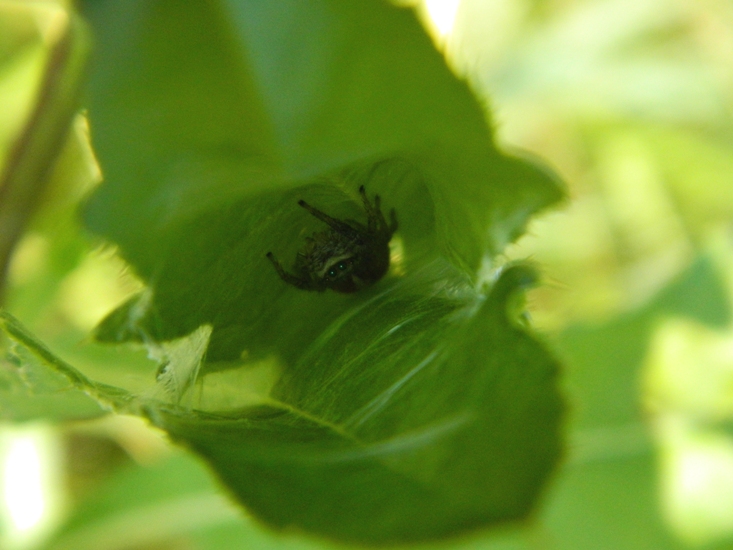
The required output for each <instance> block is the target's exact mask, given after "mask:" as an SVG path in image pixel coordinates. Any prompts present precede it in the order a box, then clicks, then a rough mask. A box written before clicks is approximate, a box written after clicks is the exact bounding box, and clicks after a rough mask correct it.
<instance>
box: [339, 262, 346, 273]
mask: <svg viewBox="0 0 733 550" xmlns="http://www.w3.org/2000/svg"><path fill="white" fill-rule="evenodd" d="M338 268H339V269H340V270H341V271H343V270H344V269H346V262H339V265H338Z"/></svg>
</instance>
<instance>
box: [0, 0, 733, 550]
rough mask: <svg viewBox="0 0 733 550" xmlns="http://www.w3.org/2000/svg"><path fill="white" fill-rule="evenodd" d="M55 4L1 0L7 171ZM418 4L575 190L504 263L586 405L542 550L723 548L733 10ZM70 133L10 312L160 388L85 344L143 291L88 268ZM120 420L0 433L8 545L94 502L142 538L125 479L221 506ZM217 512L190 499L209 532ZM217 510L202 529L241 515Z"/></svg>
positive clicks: (729, 455) (1, 503) (98, 261)
mask: <svg viewBox="0 0 733 550" xmlns="http://www.w3.org/2000/svg"><path fill="white" fill-rule="evenodd" d="M28 6H31V8H29V7H28ZM54 6H58V3H54V2H19V1H10V2H8V1H2V0H0V48H1V49H2V51H1V52H0V105H12V106H13V108H12V109H8V108H2V109H0V153H2V154H0V162H1V161H2V159H3V155H4V152H5V151H6V150H7V146H8V143H9V142H10V140H11V139H12V136H13V135H14V134H13V128H18V127H19V125H20V124H22V121H23V120H24V116H26V115H24V114H23V113H26V114H27V110H28V108H29V105H30V101H31V100H32V98H33V97H34V90H35V86H36V83H37V80H38V76H39V74H40V68H41V67H42V63H43V52H44V51H45V50H44V38H43V37H44V32H46V31H45V29H46V28H47V25H46V23H47V21H49V13H47V12H48V11H49V10H50V12H53V13H56V12H54V10H58V7H54ZM416 9H417V10H418V12H419V14H420V15H421V18H422V19H423V20H424V22H425V25H426V28H428V29H429V31H430V32H431V34H432V36H433V37H434V40H435V43H436V47H438V48H439V49H440V50H441V51H442V52H444V54H445V56H446V58H447V60H448V62H449V64H450V65H451V67H452V68H453V69H454V71H455V72H456V73H457V74H459V75H461V76H462V77H463V78H465V79H466V80H467V81H468V82H469V83H470V85H471V87H472V88H473V90H474V91H475V92H476V94H477V95H478V96H479V97H480V98H481V101H482V103H484V104H485V105H486V109H487V113H489V116H490V118H491V119H492V120H493V122H494V124H495V126H496V130H497V140H498V142H499V143H500V144H501V145H502V146H503V147H505V148H506V149H507V150H512V149H521V150H524V151H528V152H530V153H532V155H533V156H535V157H538V158H540V159H543V160H544V161H545V162H546V163H547V164H549V165H550V166H551V167H552V168H553V169H554V170H555V171H556V172H557V173H558V174H559V175H560V177H561V178H562V179H563V180H564V182H565V183H566V185H567V190H568V195H569V199H568V200H567V202H566V203H565V204H564V205H563V206H562V207H560V208H557V209H555V210H554V211H552V212H548V213H545V214H544V215H543V216H541V217H539V218H538V219H537V220H536V221H535V222H533V223H532V225H531V226H530V228H529V231H528V234H527V235H526V236H525V237H523V238H522V239H521V240H520V242H518V243H517V244H516V245H513V246H512V247H511V249H510V250H509V251H507V258H528V257H529V258H532V259H533V260H534V261H535V262H537V263H538V264H539V265H541V266H542V268H543V271H544V278H545V280H544V284H543V286H542V287H541V288H538V289H536V290H534V291H532V293H531V294H530V297H529V304H530V308H531V313H532V316H533V318H534V320H535V323H536V325H537V326H538V328H539V329H540V331H541V332H542V333H543V334H545V335H546V338H547V340H548V341H549V342H550V343H551V345H552V346H553V347H555V348H556V350H557V353H558V355H559V356H560V357H561V358H562V359H563V360H564V362H565V364H566V378H567V387H566V393H567V396H568V400H569V402H570V410H571V413H570V421H569V431H570V434H569V440H570V448H569V451H568V460H567V465H566V466H565V467H564V469H563V471H562V472H561V474H560V475H559V476H558V479H557V480H556V483H555V484H554V485H553V487H552V488H551V489H550V491H549V492H548V494H547V496H546V499H545V502H544V505H543V506H544V507H543V509H542V510H541V511H540V514H539V517H538V519H537V523H538V524H539V526H538V527H537V528H536V532H535V534H534V536H532V537H529V539H525V543H526V547H527V548H537V549H545V548H548V549H550V548H552V549H555V548H558V549H559V548H562V549H568V550H570V549H575V548H583V549H585V548H587V549H595V548H614V549H620V550H623V549H625V548H629V549H634V548H650V549H651V548H654V549H656V548H659V549H664V548H685V547H688V545H691V546H693V547H706V548H727V547H730V546H727V545H730V544H733V325H732V324H731V321H730V320H729V319H728V318H727V314H728V313H729V312H730V309H731V308H730V303H731V302H730V297H731V296H733V259H732V258H733V254H732V252H733V225H732V224H731V220H732V219H733V216H732V214H733V181H732V180H733V147H732V145H733V124H732V123H731V122H732V121H731V106H732V105H733V70H732V69H731V68H732V67H733V4H731V3H730V2H727V1H725V0H425V1H424V2H423V3H421V4H419V5H417V6H416ZM44 10H45V11H44ZM39 14H40V15H39ZM75 130H76V133H75V137H76V139H75V140H72V141H71V142H70V144H69V145H68V147H69V148H70V149H72V150H73V151H75V154H73V155H70V156H69V158H72V159H75V160H74V162H77V163H81V164H83V165H84V166H86V167H87V168H86V171H85V173H86V177H85V178H83V181H81V180H79V179H78V178H77V179H76V180H74V181H64V180H63V177H62V175H63V174H64V173H66V172H65V170H66V171H69V170H70V169H69V168H68V167H66V168H64V167H63V166H62V167H59V168H58V169H57V170H58V172H59V175H58V177H57V178H56V180H58V181H55V183H54V185H52V187H51V191H50V193H49V200H48V204H47V205H46V206H44V209H43V211H42V212H41V213H40V214H39V216H38V220H37V221H36V222H35V223H34V226H33V227H32V228H31V230H30V231H29V232H28V234H27V235H26V237H25V238H24V240H23V241H22V242H21V243H20V246H19V247H18V250H17V253H16V256H15V260H14V265H13V266H12V267H13V269H12V271H11V289H10V294H9V308H10V309H11V310H12V311H14V312H16V314H17V315H18V316H19V317H20V318H21V319H23V321H24V322H25V323H27V324H28V325H29V326H30V327H31V329H33V330H34V332H36V333H37V334H39V335H40V336H42V337H43V338H44V340H45V341H46V342H48V343H49V344H50V345H51V346H52V347H53V349H54V350H56V351H58V352H59V353H61V354H62V356H65V357H67V358H70V360H73V361H74V362H75V364H79V365H82V366H85V367H88V372H90V373H91V374H90V376H92V377H93V378H96V379H102V380H105V381H109V382H111V383H116V382H120V381H121V382H122V384H121V385H125V386H126V387H131V386H132V387H134V386H135V384H136V383H138V382H139V381H140V380H147V378H146V377H148V376H149V375H150V372H151V371H150V368H149V365H147V364H146V363H145V361H144V358H141V356H140V354H139V353H138V354H137V355H134V352H129V353H130V354H131V355H124V354H125V353H126V352H120V351H114V352H110V354H109V355H104V354H101V352H98V351H89V350H88V349H87V348H85V344H84V342H85V338H86V335H87V334H88V331H89V329H90V328H91V327H93V326H94V324H95V323H96V322H97V321H98V320H99V319H100V318H101V317H102V316H103V315H104V314H105V313H106V312H107V311H109V309H111V308H112V307H113V306H114V305H115V304H117V303H119V302H120V301H121V300H122V299H123V298H124V297H125V296H127V295H129V294H130V293H131V292H133V291H135V290H136V289H137V288H138V286H137V285H138V283H136V282H135V281H134V280H133V279H132V278H131V277H130V276H129V275H128V274H126V273H125V272H124V269H123V268H122V266H121V264H120V263H119V260H117V259H116V258H115V257H114V255H113V254H111V253H110V252H108V251H99V250H96V251H95V252H93V253H92V254H88V253H87V251H88V241H86V240H85V237H83V236H82V235H81V234H80V233H79V231H78V227H77V226H76V225H75V222H74V218H73V206H74V203H75V202H77V201H78V200H79V197H81V196H82V195H83V194H84V193H85V192H87V191H88V189H89V188H90V187H91V186H92V185H94V184H95V183H96V182H97V181H98V180H99V173H98V171H97V169H96V167H95V166H94V163H93V156H92V153H91V151H90V150H89V148H88V147H86V145H85V143H86V142H85V140H86V131H87V130H86V126H85V123H84V120H83V118H80V119H79V121H78V123H77V127H76V129H75ZM77 168H78V166H77ZM76 172H78V170H76ZM716 289H718V290H719V291H718V290H716ZM716 292H717V294H716ZM80 304H81V305H80ZM721 311H722V312H724V313H725V315H722V314H720V313H719V312H721ZM121 361H133V362H134V361H137V363H138V364H140V365H141V367H140V369H139V375H136V376H139V379H138V378H135V377H132V375H131V374H130V371H129V369H127V370H125V371H124V373H122V372H121V371H119V370H115V366H114V365H118V364H119V363H120V362H121ZM140 383H142V382H140ZM111 422H113V424H109V425H108V424H105V423H104V422H102V423H100V424H97V425H95V427H94V428H93V429H86V430H82V432H81V433H80V432H79V428H78V426H72V427H67V426H62V427H51V426H45V425H39V424H33V425H21V426H15V425H13V426H10V425H6V426H5V427H4V428H0V548H3V549H4V548H8V549H16V548H18V549H20V548H33V547H39V545H40V547H43V544H44V543H43V541H44V537H52V536H53V531H54V529H55V528H56V527H57V526H58V525H62V524H63V522H64V521H65V520H69V521H71V522H72V523H71V524H70V525H72V527H69V529H71V530H72V532H73V529H77V531H76V532H77V534H78V533H79V532H82V533H83V532H85V531H84V529H85V525H88V524H85V521H87V520H88V518H89V517H92V516H90V515H89V514H91V513H90V512H89V511H88V509H85V508H84V506H87V508H89V507H90V506H92V505H91V504H88V503H89V502H92V503H94V502H95V499H100V498H107V499H108V500H107V501H105V502H106V504H105V506H107V508H106V510H107V511H108V514H109V516H108V517H107V519H108V520H109V521H108V523H104V522H101V523H99V522H100V521H101V520H100V519H99V518H97V517H95V518H94V520H95V521H97V523H96V524H95V525H97V527H96V529H97V531H94V532H95V533H98V532H100V530H101V532H104V529H105V527H104V526H105V525H110V526H112V527H109V529H113V528H118V527H114V526H119V525H125V523H124V522H122V523H120V522H117V523H115V522H113V521H111V520H110V518H111V517H114V515H115V514H116V513H117V514H119V517H123V516H124V514H128V515H129V514H130V513H131V510H134V509H135V506H142V504H141V503H138V502H137V501H135V498H134V491H133V490H132V489H129V488H128V489H127V490H126V489H125V487H128V486H127V485H126V483H127V484H134V483H140V479H142V478H143V477H144V476H145V475H146V474H145V472H148V471H150V472H152V471H155V472H158V473H156V476H158V477H157V478H156V477H155V476H153V479H148V478H146V479H148V481H147V483H151V484H154V483H155V479H163V478H164V476H165V472H168V473H171V475H173V473H176V472H179V471H180V472H186V474H185V475H182V474H181V475H179V474H176V475H177V478H178V479H195V480H197V481H196V483H195V484H193V485H192V486H191V489H190V490H191V491H192V494H195V495H201V494H204V493H206V491H209V492H212V491H214V489H213V485H212V484H211V482H210V481H206V482H204V481H200V480H199V478H198V477H196V476H197V475H199V474H196V473H195V472H198V471H199V470H198V469H200V467H199V466H198V465H197V464H195V463H188V462H186V463H185V464H184V463H183V462H181V463H177V462H176V463H173V462H166V461H171V460H178V459H172V458H171V456H173V455H174V454H173V452H172V451H170V450H168V449H166V447H165V445H164V444H163V443H161V439H160V437H159V436H158V435H157V434H152V433H151V432H150V431H149V430H147V429H146V428H144V427H143V426H142V425H141V424H140V423H137V422H130V423H128V422H127V421H122V422H121V423H119V422H118V421H111ZM114 422H118V423H114ZM180 460H184V459H180ZM172 464H173V465H172ZM155 468H159V470H155ZM176 468H179V469H180V470H179V469H176ZM197 468H198V469H197ZM161 472H163V473H161ZM192 472H193V473H192ZM201 475H202V476H204V474H201ZM136 476H137V477H136ZM204 477H205V476H204ZM202 479H203V478H202ZM206 479H208V478H206ZM192 483H193V482H192ZM126 491H127V492H126ZM161 491H162V489H161ZM206 494H208V493H206ZM110 495H111V496H110ZM130 495H133V496H130ZM161 495H163V493H162V492H161ZM156 498H157V497H156ZM164 498H165V495H163V496H160V499H161V503H162V504H161V508H160V510H167V508H165V507H164ZM206 498H207V497H201V500H196V499H193V500H192V501H191V502H192V504H191V506H193V507H194V508H193V509H192V510H189V511H190V512H191V514H192V516H195V507H196V506H199V505H200V503H201V502H207V501H206ZM115 499H116V500H115ZM185 502H188V501H185ZM85 503H87V504H85ZM145 504H146V505H148V504H149V503H147V502H146V503H145ZM182 506H183V505H182ZM79 510H82V512H79ZM84 510H86V511H84ZM212 510H214V512H216V510H219V508H215V507H214V508H212ZM221 510H222V512H221V516H220V517H219V519H216V518H215V517H211V514H210V516H207V518H208V519H207V520H206V521H208V523H206V522H204V523H206V525H208V526H209V527H210V526H212V525H219V524H221V525H233V524H234V522H235V521H238V520H235V518H234V515H233V514H232V513H231V510H229V509H228V508H226V507H225V506H222V507H221ZM179 513H180V511H179ZM212 513H213V512H212ZM216 513H218V512H216ZM85 514H86V515H85ZM164 516H165V514H164V513H163V512H160V514H159V515H158V516H155V515H153V516H151V521H154V519H153V518H154V517H158V518H159V519H160V518H161V517H164ZM124 517H128V516H124ZM69 518H70V519H69ZM85 518H87V519H85ZM89 521H91V520H89ZM73 522H75V523H73ZM100 525H101V527H99V526H100ZM160 525H161V526H164V527H161V528H160V530H158V531H156V530H155V529H154V528H151V530H150V533H151V534H150V535H149V537H148V538H147V539H144V540H142V541H141V543H140V547H141V548H142V547H146V548H147V547H152V546H145V544H148V545H152V544H159V543H161V542H160V541H161V540H165V541H170V540H174V541H178V542H177V543H172V542H169V543H166V544H167V545H165V546H155V547H156V548H157V547H164V548H209V547H211V548H214V547H217V546H213V544H214V543H212V542H211V541H212V540H216V541H219V542H217V543H216V544H219V545H220V546H218V547H220V548H230V547H231V548H239V547H241V546H236V545H235V544H236V543H232V545H231V546H227V545H226V543H225V542H222V541H227V540H229V539H227V538H226V537H223V538H216V537H214V535H212V534H211V533H212V532H213V531H206V530H205V529H204V530H202V531H201V533H200V534H199V535H196V536H193V535H191V533H190V531H191V529H193V527H191V525H192V524H191V525H188V526H185V525H182V526H181V527H180V529H181V531H180V533H178V532H176V531H175V529H176V527H175V523H172V522H170V521H169V520H165V521H164V520H162V519H161V524H160ZM236 525H237V526H239V524H238V523H237V524H236ZM153 527H154V526H153ZM238 528H239V527H238ZM246 528H247V529H250V528H251V526H249V524H247V527H246ZM89 532H92V531H89ZM217 533H219V531H217ZM184 535H185V537H184ZM90 536H91V535H90ZM106 536H107V539H105V540H114V537H113V536H110V535H109V533H107V535H106ZM217 536H218V535H217ZM237 536H239V535H237ZM252 536H254V535H252ZM191 537H192V538H191ZM197 537H198V538H197ZM212 537H214V538H212ZM73 540H86V539H83V537H82V538H81V539H79V537H78V536H77V538H76V539H73ZM90 540H91V539H89V540H87V543H88V546H87V547H89V548H94V543H93V542H90ZM182 540H184V541H187V542H181V541H182ZM232 540H239V539H238V538H236V537H235V538H232ZM249 540H250V541H251V539H249ZM257 540H259V541H260V543H261V542H262V541H261V540H260V539H257ZM527 540H529V542H527ZM192 541H193V542H192ZM207 541H208V542H207ZM60 544H61V543H60ZM161 544H162V543H161ZM491 544H492V543H491V540H490V539H487V540H486V542H485V545H486V546H485V547H486V548H491V547H492V546H491ZM50 547H53V548H57V547H58V548H62V547H64V546H63V544H61V545H60V546H55V545H52V546H50ZM482 547H483V546H482Z"/></svg>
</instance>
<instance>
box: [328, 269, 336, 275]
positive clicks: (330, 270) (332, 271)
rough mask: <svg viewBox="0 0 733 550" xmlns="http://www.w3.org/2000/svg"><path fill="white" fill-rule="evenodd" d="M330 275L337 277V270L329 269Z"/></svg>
mask: <svg viewBox="0 0 733 550" xmlns="http://www.w3.org/2000/svg"><path fill="white" fill-rule="evenodd" d="M328 276H329V277H335V276H336V270H335V269H329V270H328Z"/></svg>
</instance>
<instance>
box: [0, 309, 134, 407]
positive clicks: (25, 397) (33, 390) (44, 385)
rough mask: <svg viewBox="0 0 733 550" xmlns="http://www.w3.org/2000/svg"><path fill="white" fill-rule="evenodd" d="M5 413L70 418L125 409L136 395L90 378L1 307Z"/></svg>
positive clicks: (0, 386) (0, 387)
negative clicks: (51, 350) (56, 353)
mask: <svg viewBox="0 0 733 550" xmlns="http://www.w3.org/2000/svg"><path fill="white" fill-rule="evenodd" d="M0 345H1V346H0V351H1V352H2V357H0V418H1V419H4V420H14V421H22V420H30V419H35V418H48V419H54V420H69V419H80V418H94V417H97V416H101V415H103V414H106V413H107V412H108V411H109V410H110V409H112V408H116V409H118V410H121V411H123V410H125V409H127V407H128V404H129V403H130V401H131V396H130V395H129V394H127V393H126V392H124V391H123V390H120V389H118V388H114V387H111V386H106V385H104V384H98V383H95V382H92V381H91V380H88V379H87V378H86V377H85V376H84V375H82V374H81V373H80V372H78V371H77V370H76V369H74V368H73V367H72V366H71V365H68V364H67V363H65V362H64V361H63V360H61V359H59V358H58V357H56V356H55V355H54V354H53V353H51V352H50V351H49V350H48V349H47V348H46V347H45V346H44V345H43V344H42V343H41V342H39V341H38V340H37V339H36V338H35V337H34V336H33V335H31V334H30V333H29V332H28V331H27V330H26V329H25V328H24V327H23V326H22V325H21V324H20V323H19V322H18V320H17V319H15V318H14V317H13V316H12V315H10V314H9V313H8V312H6V311H2V310H0Z"/></svg>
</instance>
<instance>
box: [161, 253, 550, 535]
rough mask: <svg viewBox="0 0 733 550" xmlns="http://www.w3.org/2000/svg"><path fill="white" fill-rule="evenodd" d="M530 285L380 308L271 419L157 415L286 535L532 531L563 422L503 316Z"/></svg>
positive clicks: (292, 376) (391, 298)
mask: <svg viewBox="0 0 733 550" xmlns="http://www.w3.org/2000/svg"><path fill="white" fill-rule="evenodd" d="M527 276H528V273H527V271H526V268H522V267H514V268H511V269H509V270H507V271H506V272H505V273H504V274H503V276H502V277H501V278H500V279H499V281H498V282H497V284H496V285H495V287H494V288H493V290H492V292H491V293H490V294H489V296H488V297H486V298H482V297H480V296H476V295H473V296H470V293H469V295H468V296H467V294H466V290H465V289H464V290H463V291H462V292H461V291H459V289H457V288H455V287H454V288H443V287H440V286H439V285H437V284H436V283H435V281H424V282H423V283H422V284H423V285H424V286H423V287H422V288H420V285H419V284H418V283H415V282H413V284H411V285H409V287H408V288H409V289H408V290H407V291H405V292H400V291H399V289H397V288H395V289H392V290H391V291H387V292H384V293H381V294H378V295H375V296H374V297H373V298H372V299H371V300H369V301H368V302H366V303H365V304H364V305H363V306H362V307H361V308H358V309H356V310H351V311H348V312H346V313H345V314H344V315H342V317H341V318H340V319H338V320H337V321H336V322H335V323H334V324H333V325H332V326H331V327H329V329H328V330H327V331H326V332H325V333H324V334H323V335H322V336H321V337H320V338H319V339H318V340H317V341H316V342H315V343H314V344H313V346H312V347H311V348H310V349H309V350H308V352H307V353H306V354H304V356H303V357H302V358H301V360H300V361H299V362H297V363H296V364H295V365H293V366H292V367H290V368H289V369H287V370H286V371H285V372H284V373H283V375H282V377H281V379H280V381H279V382H278V383H277V385H276V386H275V388H274V389H273V391H272V393H271V395H270V397H269V398H268V399H267V400H265V401H264V402H263V404H262V405H260V406H257V407H251V408H248V409H245V410H239V411H230V412H229V414H228V417H227V416H226V415H225V413H222V414H218V415H217V414H204V413H197V412H195V411H192V412H188V411H186V410H185V409H181V408H166V407H158V408H148V409H147V413H148V415H149V417H150V419H151V421H152V422H153V423H155V424H156V425H158V426H159V427H161V428H163V429H165V430H166V431H168V432H169V433H170V434H171V435H172V436H173V437H174V438H175V439H176V440H178V441H180V442H181V443H184V444H185V445H187V446H189V447H190V448H192V449H193V450H195V451H196V452H197V453H199V454H201V455H202V456H204V457H205V458H206V459H207V461H208V462H209V463H210V464H211V466H212V468H214V470H215V471H216V472H217V473H218V475H219V476H220V477H221V479H222V480H223V481H224V482H225V483H226V485H227V486H228V487H229V488H230V490H232V491H233V492H234V493H235V494H236V496H237V497H238V498H239V499H240V500H241V501H242V502H243V503H244V504H246V505H247V507H248V509H249V510H250V511H252V513H253V514H255V515H256V516H258V517H259V518H260V519H262V520H263V521H265V522H267V523H269V524H270V525H273V526H276V527H279V528H285V527H292V526H295V527H298V528H300V529H303V530H306V531H311V532H315V533H319V534H322V535H327V536H329V537H333V538H336V539H338V540H345V541H351V542H359V543H362V544H364V543H366V544H375V543H379V544H384V543H397V542H410V541H416V540H430V539H433V538H438V537H445V536H448V535H454V534H457V533H460V532H463V531H465V530H473V529H477V528H481V527H485V526H487V525H491V524H494V523H497V522H501V521H508V520H515V519H520V518H523V517H525V516H526V514H527V513H528V512H529V510H530V508H531V506H532V503H533V501H534V498H535V496H536V494H537V492H538V490H539V489H540V487H541V486H542V484H543V481H544V480H545V478H546V476H547V474H548V473H549V471H550V470H551V468H552V466H553V464H554V462H555V461H556V460H557V458H558V456H559V452H560V445H559V429H560V426H559V423H560V416H561V411H562V406H561V403H560V400H559V397H558V395H557V393H556V391H555V383H556V376H557V366H556V364H555V363H554V361H552V360H551V359H550V358H549V357H548V356H547V353H546V352H545V350H544V349H543V348H542V347H541V346H540V345H539V344H538V343H537V342H536V341H534V340H533V339H532V338H531V337H529V336H528V335H527V334H526V333H525V332H524V330H523V329H521V328H520V327H518V326H517V324H516V322H515V321H512V319H511V318H509V316H508V315H507V305H508V303H509V300H508V299H509V298H510V297H511V295H512V294H513V293H514V292H516V291H517V282H518V281H521V280H523V279H524V278H526V277H527ZM416 288H419V289H420V290H421V291H414V289H416ZM428 288H432V289H433V291H432V292H427V291H426V290H427V289H428ZM410 291H413V292H414V293H411V292H410ZM204 384H205V382H204ZM204 387H205V386H204Z"/></svg>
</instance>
